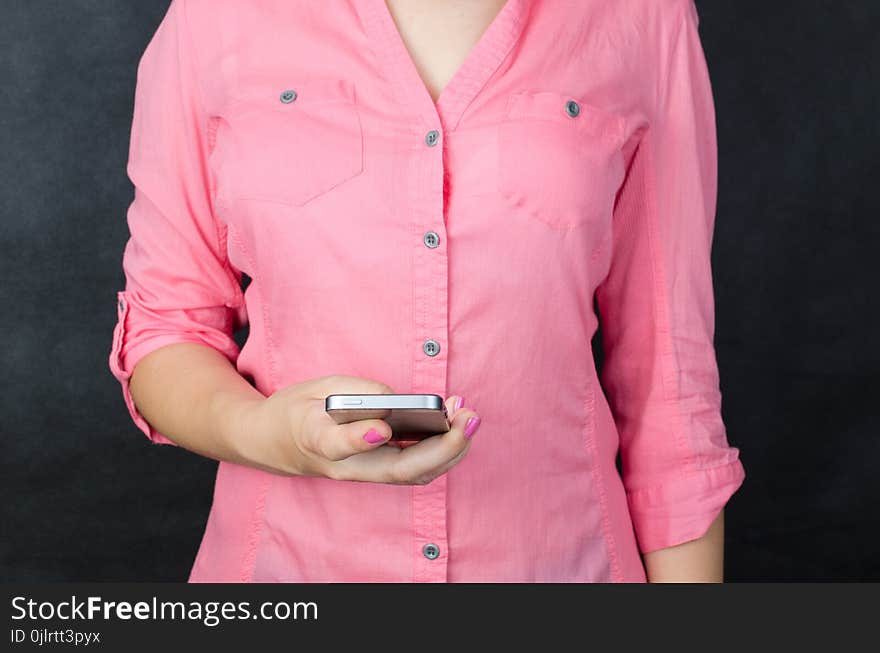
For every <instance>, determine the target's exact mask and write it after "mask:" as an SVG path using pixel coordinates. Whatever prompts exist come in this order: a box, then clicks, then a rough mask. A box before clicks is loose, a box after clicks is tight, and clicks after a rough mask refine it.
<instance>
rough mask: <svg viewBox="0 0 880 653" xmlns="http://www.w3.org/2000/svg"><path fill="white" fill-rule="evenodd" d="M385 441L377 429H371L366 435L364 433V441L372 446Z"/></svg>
mask: <svg viewBox="0 0 880 653" xmlns="http://www.w3.org/2000/svg"><path fill="white" fill-rule="evenodd" d="M384 439H385V436H384V435H382V434H381V433H379V431H377V430H376V429H370V430H369V431H367V432H366V433H364V440H366V441H367V442H369V443H370V444H376V443H378V442H382V440H384Z"/></svg>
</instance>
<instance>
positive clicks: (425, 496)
mask: <svg viewBox="0 0 880 653" xmlns="http://www.w3.org/2000/svg"><path fill="white" fill-rule="evenodd" d="M355 6H356V8H357V10H358V12H359V15H360V17H361V20H362V22H363V25H364V30H365V32H366V34H367V36H368V37H369V39H370V41H371V44H372V46H373V47H374V51H375V53H376V56H377V57H378V58H379V60H380V61H381V63H382V64H383V66H382V70H383V73H384V75H385V77H386V79H387V82H388V84H389V85H390V86H391V87H392V92H393V94H394V99H395V106H396V107H401V108H402V111H404V112H406V115H405V117H408V118H410V119H411V122H410V125H411V129H409V130H407V129H403V130H401V134H402V137H403V138H406V139H408V142H405V143H402V144H400V146H399V148H398V149H399V151H400V152H401V156H404V157H406V161H404V162H402V163H401V164H400V172H401V174H400V175H399V177H398V178H397V179H395V180H394V183H399V184H400V185H401V186H400V188H399V189H397V193H396V194H397V195H398V196H399V197H402V198H406V200H405V207H404V208H403V209H402V210H405V211H408V212H409V220H408V223H407V224H408V225H409V233H410V238H409V242H410V243H411V247H412V257H411V260H412V290H413V292H412V297H413V302H414V305H413V307H412V315H413V320H414V322H413V329H412V340H411V342H410V343H409V350H410V351H411V353H412V356H413V359H412V387H411V390H409V392H413V393H435V394H441V395H442V396H444V397H445V396H446V395H447V393H448V388H447V387H446V384H447V366H448V360H449V351H450V343H449V324H448V315H449V310H448V308H449V305H448V301H449V287H448V281H449V268H448V263H449V259H448V248H449V247H453V246H454V245H452V244H451V243H450V242H449V237H448V232H447V229H446V225H447V215H446V206H445V195H444V192H445V189H444V177H445V175H444V166H445V165H446V162H445V156H444V150H445V138H444V135H445V134H448V133H449V131H450V130H452V129H454V128H455V126H456V125H457V123H458V120H459V119H460V118H461V115H462V114H463V112H464V110H465V108H466V107H467V105H468V104H469V103H470V102H471V101H472V100H473V99H474V97H475V96H476V95H477V93H478V92H479V91H480V89H482V88H483V86H484V85H485V83H486V82H487V81H488V79H489V77H490V76H491V75H492V73H493V72H494V71H495V70H496V69H497V68H498V66H499V65H500V63H501V61H502V60H503V58H504V57H505V56H506V54H507V53H508V52H509V50H510V48H511V47H512V46H513V44H514V42H515V41H516V39H517V38H518V36H519V34H520V33H521V31H522V24H523V22H524V20H525V10H526V8H527V0H508V1H507V3H506V4H505V6H504V7H502V9H501V10H500V12H499V14H498V15H497V16H496V17H495V19H494V20H493V21H492V23H491V24H490V25H489V27H488V28H487V29H486V31H485V32H484V34H483V35H482V37H481V38H480V39H479V40H478V42H477V43H476V45H474V47H473V48H472V49H471V51H470V53H469V54H468V56H467V58H466V59H465V61H464V62H463V63H462V65H461V66H460V67H459V69H458V70H457V71H456V73H455V75H453V77H452V79H451V80H450V81H449V82H448V83H447V85H446V87H445V88H444V89H443V91H442V93H441V95H440V97H439V98H438V101H437V102H434V100H433V98H432V97H431V95H430V93H429V92H428V89H427V87H426V86H425V84H424V82H423V81H422V79H421V76H420V75H419V73H418V70H417V69H416V67H415V64H414V62H413V60H412V57H411V55H410V54H409V51H408V49H407V48H406V45H405V44H404V42H403V39H402V38H401V36H400V33H399V31H398V30H397V26H396V24H395V23H394V19H393V17H392V16H391V14H390V12H389V10H388V7H387V5H386V4H385V0H356V3H355ZM448 483H449V477H448V474H443V475H441V476H439V477H437V478H435V479H434V480H433V481H431V482H430V483H428V484H426V485H414V486H412V519H413V538H412V545H411V546H412V549H411V551H412V556H413V581H415V582H445V581H447V580H448V568H449V567H448V564H449V560H450V558H451V557H452V556H454V555H455V552H454V551H451V550H450V543H449V540H448V537H447V509H448V506H447V486H448Z"/></svg>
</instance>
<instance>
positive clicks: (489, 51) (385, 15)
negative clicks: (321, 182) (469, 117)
mask: <svg viewBox="0 0 880 653" xmlns="http://www.w3.org/2000/svg"><path fill="white" fill-rule="evenodd" d="M527 2H528V0H506V2H505V3H504V6H503V7H501V9H500V10H499V11H498V13H496V14H495V16H494V17H493V18H492V20H491V21H490V22H489V24H488V25H487V27H486V28H485V29H484V30H483V33H482V34H481V35H480V37H479V38H478V39H477V41H476V42H475V43H474V45H473V46H471V48H470V50H469V51H468V53H467V55H465V58H464V60H463V61H462V62H461V64H459V66H458V67H457V68H456V69H455V72H454V73H453V75H452V77H450V78H449V80H448V81H447V82H446V84H444V86H443V89H442V90H441V91H440V94H439V96H438V97H437V100H436V101H435V100H434V98H433V97H432V96H431V92H430V90H429V89H428V85H427V84H426V83H425V81H424V79H423V78H422V76H421V74H420V73H419V70H418V66H417V65H416V62H415V59H414V58H413V56H412V54H411V53H410V51H409V48H407V46H406V42H405V41H404V39H403V35H402V34H401V32H400V29H399V28H398V27H397V23H396V22H395V20H394V16H393V15H392V14H391V9H390V8H389V7H388V5H387V3H386V2H385V0H359V4H358V5H357V6H358V7H359V8H366V9H368V11H366V12H363V15H362V17H363V18H365V19H366V20H365V27H366V28H367V29H368V30H369V32H370V33H371V35H372V36H374V37H378V38H379V39H380V40H381V41H382V42H381V43H376V44H375V46H376V49H377V52H378V53H379V55H380V57H381V58H382V60H383V62H384V63H385V65H386V66H387V70H386V73H387V74H388V75H389V76H390V77H392V78H393V79H392V82H393V84H394V87H395V93H396V94H397V99H398V101H400V102H402V103H406V104H410V105H413V104H414V105H415V107H416V111H418V112H419V114H420V115H422V116H423V117H426V118H430V120H428V122H429V123H432V124H433V123H436V120H437V118H439V120H440V122H441V126H442V127H443V128H444V129H445V130H448V129H454V127H455V125H456V124H457V123H458V120H459V118H460V117H461V114H462V113H463V111H464V109H465V107H466V106H467V105H468V104H470V102H471V101H472V100H473V99H474V97H476V95H477V93H478V92H479V91H480V89H481V88H482V87H483V86H484V85H485V83H486V82H487V81H488V78H489V77H490V76H491V74H492V73H493V72H494V71H495V69H496V68H497V67H498V65H499V64H500V63H501V61H502V59H503V58H504V57H505V56H506V55H507V52H508V51H509V50H510V48H511V47H512V46H513V43H514V42H515V41H516V39H517V38H518V36H519V34H520V31H521V29H522V22H523V19H524V17H525V16H524V14H525V9H526V5H527Z"/></svg>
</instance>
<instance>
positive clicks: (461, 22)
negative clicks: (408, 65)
mask: <svg viewBox="0 0 880 653" xmlns="http://www.w3.org/2000/svg"><path fill="white" fill-rule="evenodd" d="M385 2H386V4H387V5H388V10H389V12H390V13H391V15H392V17H393V18H394V22H395V24H396V25H397V29H398V31H399V32H400V36H401V38H402V39H403V42H404V43H405V44H406V47H407V49H408V50H409V53H410V56H411V57H412V59H413V62H414V63H415V65H416V68H417V69H418V71H419V75H420V76H421V78H422V81H423V82H424V84H425V87H426V88H427V89H428V91H429V93H430V94H431V97H432V98H433V100H434V101H435V102H436V101H437V98H439V97H440V93H441V92H442V91H443V89H444V88H445V86H446V84H447V83H448V82H449V80H450V79H452V77H453V75H454V74H455V71H456V70H458V68H459V67H460V66H461V64H462V62H463V61H464V60H465V58H466V57H467V55H468V52H470V50H471V48H472V47H473V46H474V45H475V44H476V43H477V41H478V40H479V38H480V36H482V34H483V32H484V31H485V30H486V28H487V27H488V26H489V24H490V23H491V22H492V19H494V18H495V16H496V15H497V14H498V12H499V11H500V10H501V8H502V7H503V6H504V2H505V0H418V1H414V0H385Z"/></svg>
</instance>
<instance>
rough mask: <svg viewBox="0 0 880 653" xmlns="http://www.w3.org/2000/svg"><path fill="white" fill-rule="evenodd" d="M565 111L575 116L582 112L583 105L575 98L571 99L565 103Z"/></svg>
mask: <svg viewBox="0 0 880 653" xmlns="http://www.w3.org/2000/svg"><path fill="white" fill-rule="evenodd" d="M565 112H566V113H567V114H568V115H570V116H571V117H572V118H574V117H576V116H577V115H578V114H579V113H580V112H581V107H580V105H579V104H578V103H577V102H575V101H574V100H569V101H568V102H566V103H565Z"/></svg>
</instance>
